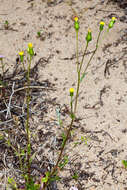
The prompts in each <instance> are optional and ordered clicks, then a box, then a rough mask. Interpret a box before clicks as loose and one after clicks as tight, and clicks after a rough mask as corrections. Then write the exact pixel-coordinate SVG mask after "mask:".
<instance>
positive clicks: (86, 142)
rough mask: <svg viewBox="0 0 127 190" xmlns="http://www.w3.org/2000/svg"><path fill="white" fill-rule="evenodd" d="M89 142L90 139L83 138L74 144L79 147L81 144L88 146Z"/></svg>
mask: <svg viewBox="0 0 127 190" xmlns="http://www.w3.org/2000/svg"><path fill="white" fill-rule="evenodd" d="M88 140H89V138H88V137H86V136H81V138H80V139H79V141H76V142H74V146H77V145H78V144H81V143H85V145H87V144H88Z"/></svg>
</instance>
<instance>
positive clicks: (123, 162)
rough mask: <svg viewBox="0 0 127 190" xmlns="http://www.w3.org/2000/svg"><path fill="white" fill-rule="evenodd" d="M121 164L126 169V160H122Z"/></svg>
mask: <svg viewBox="0 0 127 190" xmlns="http://www.w3.org/2000/svg"><path fill="white" fill-rule="evenodd" d="M122 164H123V166H124V168H125V169H127V160H122Z"/></svg>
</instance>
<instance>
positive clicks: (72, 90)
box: [70, 88, 74, 97]
mask: <svg viewBox="0 0 127 190" xmlns="http://www.w3.org/2000/svg"><path fill="white" fill-rule="evenodd" d="M73 95H74V88H70V96H71V97H72V96H73Z"/></svg>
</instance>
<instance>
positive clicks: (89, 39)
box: [86, 29, 92, 43]
mask: <svg viewBox="0 0 127 190" xmlns="http://www.w3.org/2000/svg"><path fill="white" fill-rule="evenodd" d="M91 40H92V33H91V30H90V29H89V30H88V33H87V36H86V41H87V43H89V42H90V41H91Z"/></svg>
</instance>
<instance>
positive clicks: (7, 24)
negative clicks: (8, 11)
mask: <svg viewBox="0 0 127 190" xmlns="http://www.w3.org/2000/svg"><path fill="white" fill-rule="evenodd" d="M4 28H5V30H8V29H9V22H8V20H5V22H4Z"/></svg>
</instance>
